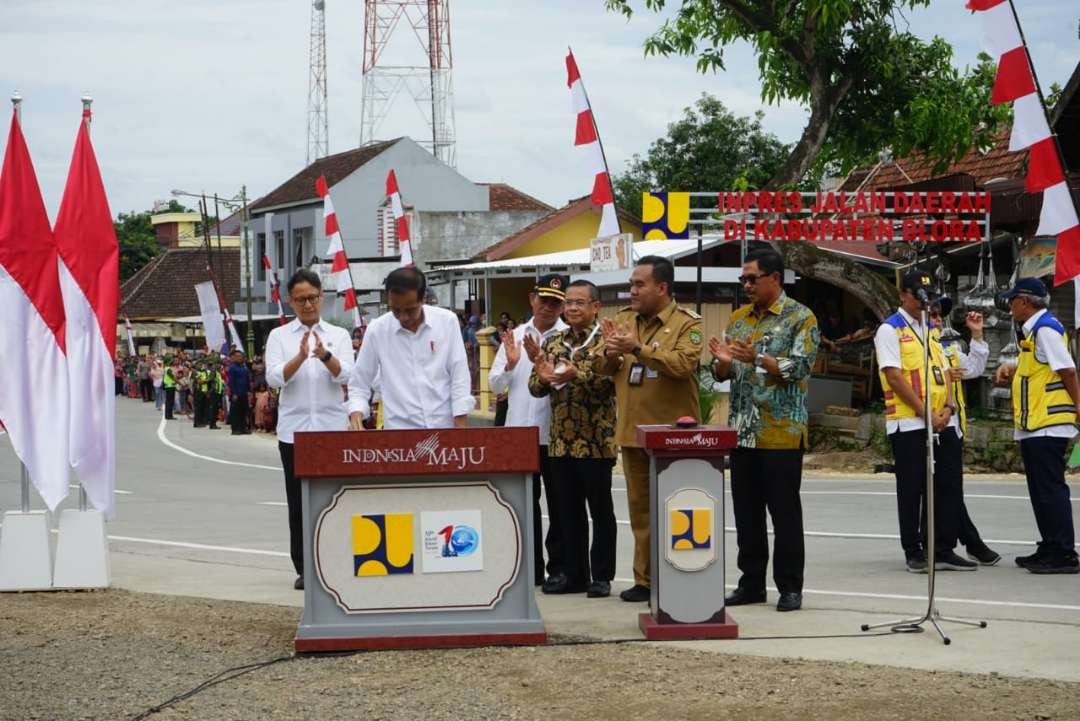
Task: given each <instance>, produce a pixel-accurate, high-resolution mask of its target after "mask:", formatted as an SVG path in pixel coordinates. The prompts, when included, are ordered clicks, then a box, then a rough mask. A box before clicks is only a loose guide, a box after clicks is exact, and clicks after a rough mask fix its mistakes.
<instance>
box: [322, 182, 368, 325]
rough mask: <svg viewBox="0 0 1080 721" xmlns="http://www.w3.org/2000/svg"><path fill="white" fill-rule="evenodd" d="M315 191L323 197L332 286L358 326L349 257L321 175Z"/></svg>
mask: <svg viewBox="0 0 1080 721" xmlns="http://www.w3.org/2000/svg"><path fill="white" fill-rule="evenodd" d="M315 192H316V193H318V194H319V197H320V198H322V199H323V218H324V219H325V221H326V237H327V239H328V240H329V241H330V246H329V247H328V248H327V250H326V254H327V255H328V256H330V273H331V274H332V275H333V276H334V287H335V288H336V289H337V292H338V293H342V294H343V295H344V299H345V312H346V313H350V312H351V313H352V317H353V327H354V328H357V327H359V326H360V323H361V320H360V308H359V307H358V306H357V304H356V288H355V286H353V280H352V271H351V270H350V269H349V258H348V257H347V256H346V255H345V243H344V242H343V241H342V240H341V229H340V228H339V227H338V222H337V214H336V213H335V212H334V203H333V202H332V201H331V200H330V188H329V187H328V186H327V185H326V178H325V177H323V176H322V175H320V176H319V178H318V179H317V180H316V181H315Z"/></svg>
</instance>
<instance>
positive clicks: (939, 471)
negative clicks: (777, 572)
mask: <svg viewBox="0 0 1080 721" xmlns="http://www.w3.org/2000/svg"><path fill="white" fill-rule="evenodd" d="M936 298H937V292H936V291H935V290H934V287H933V283H932V282H931V280H930V275H929V274H928V273H927V272H926V271H923V270H919V269H918V268H916V269H914V270H911V271H908V272H907V273H905V274H904V275H903V277H902V278H901V279H900V307H899V309H897V311H896V313H893V314H892V315H891V316H889V317H888V318H886V319H885V321H884V322H883V323H882V324H881V325H880V326H879V327H878V330H877V333H876V334H875V336H874V349H875V351H876V353H877V362H878V368H879V369H880V372H879V375H880V379H881V388H882V391H883V392H884V394H885V432H886V433H887V434H888V436H889V442H890V444H891V445H892V450H893V464H894V469H895V473H896V509H897V518H898V522H899V526H900V546H901V548H903V550H904V558H905V564H906V566H907V570H908V571H909V572H911V573H926V571H927V564H928V563H930V562H932V563H933V564H934V569H935V570H939V571H942V570H948V571H974V570H975V569H976V564H975V563H973V562H972V561H969V560H967V559H966V558H962V557H960V556H959V555H957V553H956V552H955V551H954V550H953V549H954V548H955V547H956V542H957V538H958V536H959V533H960V514H961V507H962V503H963V490H962V487H961V482H962V481H961V479H962V477H963V474H962V468H961V465H960V464H961V460H962V457H963V449H962V447H961V441H960V432H959V431H960V421H959V418H958V416H959V413H958V412H957V409H956V407H955V404H954V403H950V402H949V395H950V394H949V386H948V380H947V379H946V376H945V373H946V371H947V369H948V365H949V364H948V362H947V361H946V360H945V356H944V353H943V351H942V348H941V343H940V341H939V340H938V339H937V338H936V337H935V336H934V335H933V334H931V335H930V337H929V338H925V337H924V335H923V328H922V322H921V320H920V316H921V313H922V311H921V307H922V303H924V302H926V301H927V300H929V301H931V302H932V301H933V300H936ZM924 344H926V345H924ZM927 353H928V354H929V359H930V367H929V368H924V363H923V358H924V355H925V354H927ZM927 386H929V390H930V420H931V425H932V426H933V428H932V429H929V430H930V431H931V432H933V433H934V434H936V437H935V448H934V453H935V464H934V509H935V510H934V556H935V557H934V558H933V559H927V557H926V539H925V537H924V536H925V531H926V524H925V521H924V517H925V498H926V485H927V483H926V480H927V479H926V442H927V438H926V434H927V430H928V429H927V428H926V423H925V421H924V418H925V415H924V414H925V411H926V408H925V399H926V388H927Z"/></svg>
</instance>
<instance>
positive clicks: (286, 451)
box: [277, 441, 304, 576]
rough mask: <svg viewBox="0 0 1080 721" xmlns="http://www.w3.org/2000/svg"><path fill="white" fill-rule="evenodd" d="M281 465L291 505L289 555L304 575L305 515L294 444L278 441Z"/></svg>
mask: <svg viewBox="0 0 1080 721" xmlns="http://www.w3.org/2000/svg"><path fill="white" fill-rule="evenodd" d="M277 447H278V453H279V454H281V467H282V468H283V469H284V470H285V501H286V502H287V503H288V505H289V556H290V557H291V558H292V564H293V568H294V569H296V575H297V576H303V575H304V516H303V513H302V508H303V507H302V506H301V501H300V481H299V480H298V479H297V478H296V474H294V473H293V444H292V443H284V442H282V441H278V444H277Z"/></svg>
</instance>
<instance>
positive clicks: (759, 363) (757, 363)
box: [754, 353, 765, 368]
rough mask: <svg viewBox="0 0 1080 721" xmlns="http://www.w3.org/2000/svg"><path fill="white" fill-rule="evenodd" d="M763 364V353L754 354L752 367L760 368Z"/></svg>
mask: <svg viewBox="0 0 1080 721" xmlns="http://www.w3.org/2000/svg"><path fill="white" fill-rule="evenodd" d="M763 365H765V354H764V353H758V354H757V355H756V356H754V367H755V368H760V367H762V366H763Z"/></svg>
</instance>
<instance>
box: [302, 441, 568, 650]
mask: <svg viewBox="0 0 1080 721" xmlns="http://www.w3.org/2000/svg"><path fill="white" fill-rule="evenodd" d="M295 443H296V447H295V459H296V460H295V464H296V466H295V467H296V476H297V477H298V478H300V479H301V480H302V490H301V498H302V503H303V517H304V582H305V584H304V613H303V616H302V618H301V620H300V625H299V627H298V628H297V631H296V639H295V648H296V650H297V651H298V652H318V651H342V650H359V649H369V650H374V649H397V648H432V647H438V646H483V645H492V644H539V643H544V642H546V640H547V634H546V632H545V631H544V624H543V621H542V620H541V618H540V612H539V610H538V609H537V606H536V598H535V596H534V593H533V587H532V581H533V553H532V538H533V514H532V474H533V472H535V471H536V470H537V468H538V467H539V438H538V433H537V430H536V429H535V428H460V429H456V428H443V429H432V430H394V431H356V432H353V431H335V432H325V433H297V434H296V441H295Z"/></svg>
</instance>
